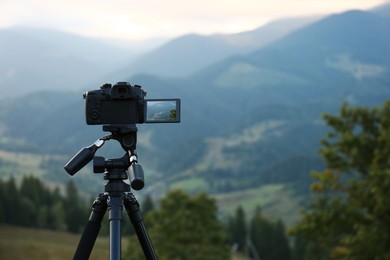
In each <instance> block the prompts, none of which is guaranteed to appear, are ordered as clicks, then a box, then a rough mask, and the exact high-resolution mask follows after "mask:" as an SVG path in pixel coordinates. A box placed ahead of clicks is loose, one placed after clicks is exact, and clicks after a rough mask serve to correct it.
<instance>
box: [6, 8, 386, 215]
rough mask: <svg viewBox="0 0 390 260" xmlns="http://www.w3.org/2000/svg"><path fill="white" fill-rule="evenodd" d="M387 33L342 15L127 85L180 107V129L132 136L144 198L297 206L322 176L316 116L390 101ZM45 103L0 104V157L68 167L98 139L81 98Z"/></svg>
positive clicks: (148, 128) (356, 15) (367, 18)
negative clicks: (260, 198) (266, 197)
mask: <svg viewBox="0 0 390 260" xmlns="http://www.w3.org/2000/svg"><path fill="white" fill-rule="evenodd" d="M388 28H390V19H388V18H386V17H384V16H382V15H377V14H376V13H374V12H363V11H350V12H345V13H342V14H337V15H331V16H328V17H326V18H324V19H321V20H319V21H317V22H315V23H313V24H310V25H308V26H306V27H304V28H301V29H300V30H297V31H295V32H293V33H291V34H289V35H286V36H285V37H283V38H282V39H280V40H278V41H275V42H273V43H272V44H269V45H267V46H264V47H262V48H260V49H257V50H255V51H252V52H250V53H246V54H241V55H234V56H231V57H228V58H226V59H224V60H221V61H219V62H216V63H214V64H212V65H210V66H207V67H205V68H203V69H201V70H198V71H197V72H196V73H193V74H191V75H190V76H187V77H182V78H172V77H157V76H153V75H147V74H138V75H135V76H132V77H130V76H129V77H128V78H126V80H128V81H129V82H130V83H132V84H140V85H141V86H143V88H144V89H145V90H146V91H147V92H148V95H147V97H148V98H168V97H179V98H181V100H182V121H181V123H180V124H166V125H162V124H160V125H138V130H139V131H138V137H139V139H138V146H137V150H138V155H139V157H140V163H141V164H143V166H144V168H145V170H146V172H148V178H150V180H151V181H150V182H149V183H148V185H149V186H148V187H149V188H148V189H149V190H148V191H151V192H156V193H158V192H164V190H166V189H168V188H170V187H184V188H187V189H189V190H190V191H191V192H198V191H201V190H203V191H207V192H209V193H213V194H226V193H233V192H237V194H238V195H237V196H238V197H239V192H240V191H245V190H248V189H257V188H259V187H261V186H263V185H266V184H275V183H276V184H278V183H279V184H280V183H281V184H283V185H285V187H288V188H290V189H293V191H294V193H293V195H292V196H306V195H307V191H308V190H307V187H308V183H309V182H310V179H309V172H310V171H311V170H313V169H316V170H321V169H322V168H323V167H324V164H323V162H322V160H321V159H320V158H319V155H318V154H317V149H318V148H319V145H320V143H319V141H320V139H321V138H322V137H323V136H324V135H325V133H326V132H327V128H326V126H325V124H324V122H323V120H322V119H321V114H322V113H324V112H326V113H338V110H339V107H340V105H341V103H342V102H344V101H346V102H348V103H349V104H350V105H353V106H379V105H381V104H382V102H383V101H384V100H388V99H390V74H389V73H388V72H389V71H390V58H389V55H390V35H389V34H388ZM93 88H94V89H95V88H98V86H95V87H93ZM45 93H46V94H43V93H36V94H34V95H26V96H24V97H22V98H19V99H18V101H19V103H18V102H14V100H9V101H7V102H3V103H0V145H1V147H3V148H2V149H18V150H19V151H23V149H27V148H28V149H30V150H29V151H34V152H37V153H49V152H50V153H51V154H56V153H61V154H69V156H71V155H73V154H74V153H75V152H77V150H78V149H79V148H81V147H83V146H86V145H89V144H90V143H92V142H93V141H95V140H96V139H97V138H98V137H100V136H102V135H104V134H105V133H103V132H102V131H101V127H100V126H86V125H85V122H84V110H83V105H84V103H83V102H84V101H83V100H82V97H81V93H68V94H67V95H64V98H66V100H63V101H62V102H63V103H62V104H60V103H58V104H57V103H56V102H55V100H58V99H59V98H61V96H62V95H63V93H59V92H50V93H47V92H45ZM72 95H73V96H72ZM46 100H50V102H52V103H46ZM49 104H50V106H49ZM33 118H36V120H35V121H34V122H33V123H30V124H29V125H28V126H26V125H25V122H26V121H27V120H28V119H33ZM43 133H44V134H43ZM12 141H14V143H13V142H12ZM27 144H28V146H27ZM106 148H109V147H107V146H105V147H104V149H106ZM116 149H118V148H117V147H116ZM106 152H107V154H108V152H109V151H108V150H104V151H102V153H103V154H106ZM64 174H65V173H64ZM58 178H60V177H58ZM191 181H192V182H191ZM188 183H191V185H189V184H188ZM192 183H196V184H197V185H192ZM186 184H188V185H186ZM245 199H246V198H241V202H242V203H244V202H245V201H244V200H245ZM239 202H240V199H239V198H237V203H239ZM265 209H266V208H265Z"/></svg>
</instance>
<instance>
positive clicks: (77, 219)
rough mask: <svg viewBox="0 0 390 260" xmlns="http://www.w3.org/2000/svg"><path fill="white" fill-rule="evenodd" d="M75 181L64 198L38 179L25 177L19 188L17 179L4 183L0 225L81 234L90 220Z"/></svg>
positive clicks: (0, 195) (0, 188)
mask: <svg viewBox="0 0 390 260" xmlns="http://www.w3.org/2000/svg"><path fill="white" fill-rule="evenodd" d="M89 208H90V206H89V207H88V206H87V203H86V202H85V201H83V200H82V199H81V198H80V196H79V194H78V190H77V188H76V186H75V184H74V182H73V181H70V182H68V184H67V185H66V188H65V192H64V194H61V192H60V189H59V188H58V187H56V188H54V189H50V188H48V187H47V186H45V185H44V183H43V182H42V181H41V180H40V179H38V178H37V177H34V176H25V177H23V179H22V180H21V183H20V185H17V183H16V181H15V179H14V178H12V177H11V178H9V179H8V180H0V223H2V224H10V225H17V226H25V227H36V228H47V229H52V230H63V231H70V232H73V233H77V232H79V231H80V230H82V228H83V227H84V225H85V223H86V221H87V220H88V216H89V213H90V212H89V211H90V210H89Z"/></svg>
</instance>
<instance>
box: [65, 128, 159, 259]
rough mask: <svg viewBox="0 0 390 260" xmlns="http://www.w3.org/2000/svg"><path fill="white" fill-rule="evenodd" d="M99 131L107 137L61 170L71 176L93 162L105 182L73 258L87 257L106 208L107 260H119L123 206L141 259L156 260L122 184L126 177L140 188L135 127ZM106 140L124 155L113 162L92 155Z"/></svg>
mask: <svg viewBox="0 0 390 260" xmlns="http://www.w3.org/2000/svg"><path fill="white" fill-rule="evenodd" d="M103 130H104V131H110V132H111V135H108V136H105V137H102V138H100V139H98V140H97V141H96V142H95V143H94V144H92V145H91V146H89V147H85V148H82V149H81V150H80V151H79V152H78V153H77V154H76V155H75V156H74V157H73V158H72V159H70V160H69V162H68V163H67V164H66V165H65V167H64V168H65V170H66V171H67V172H68V173H69V174H70V175H74V174H75V173H76V172H78V171H79V170H80V169H81V168H83V167H84V166H85V165H86V164H87V163H88V162H89V161H91V160H92V159H94V161H93V168H94V173H103V172H104V179H105V180H107V181H108V182H107V184H106V185H105V188H104V191H105V192H104V193H101V194H99V196H97V198H96V199H95V201H94V202H93V205H92V211H91V215H90V217H89V220H88V222H87V224H86V226H85V229H84V232H83V234H82V236H81V239H80V242H79V244H78V247H77V250H76V252H75V255H74V259H77V260H79V259H80V260H81V259H88V258H89V256H90V254H91V252H92V249H93V246H94V244H95V241H96V238H97V236H98V234H99V231H100V227H101V222H102V220H103V217H104V214H105V213H106V211H107V209H108V211H109V223H110V259H111V260H119V259H121V230H120V226H121V219H122V211H123V205H124V206H125V209H126V212H127V215H128V216H129V218H130V221H131V222H132V224H133V226H134V229H135V231H136V234H137V237H138V240H139V242H140V244H141V247H142V250H143V253H144V255H145V258H146V259H157V255H156V253H155V251H154V248H153V245H152V243H151V240H150V238H149V235H148V233H147V231H146V228H145V225H144V222H143V217H142V214H141V211H140V207H139V203H138V202H137V200H136V198H135V196H134V195H133V194H132V193H131V192H130V191H131V189H130V185H129V184H127V183H125V182H124V180H126V179H127V178H129V177H130V184H131V187H132V188H133V189H135V190H140V189H142V188H143V187H144V175H143V170H142V167H141V165H140V164H138V159H137V154H136V151H135V148H136V142H137V128H136V126H135V125H107V126H103ZM110 139H115V140H117V141H118V142H119V143H120V144H121V146H122V148H123V149H124V150H125V151H126V153H125V155H124V156H122V157H121V158H116V159H105V158H104V157H101V156H94V155H95V153H96V151H97V150H98V149H99V148H100V147H102V146H103V144H104V142H105V141H107V140H110ZM129 175H130V176H129Z"/></svg>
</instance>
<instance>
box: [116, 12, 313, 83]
mask: <svg viewBox="0 0 390 260" xmlns="http://www.w3.org/2000/svg"><path fill="white" fill-rule="evenodd" d="M318 19H320V17H304V18H302V17H301V18H289V19H281V20H277V21H273V22H270V23H269V24H266V25H264V26H261V27H259V28H257V29H255V30H252V31H247V32H241V33H235V34H215V35H207V36H204V35H198V34H190V35H184V36H181V37H178V38H175V39H173V40H171V41H169V42H167V43H166V44H164V45H163V46H161V47H159V48H157V49H155V50H154V51H151V52H149V53H146V54H144V55H142V56H140V57H138V58H137V59H136V60H135V61H133V62H132V63H131V64H129V65H128V66H126V67H125V68H124V69H122V70H120V71H118V72H116V73H115V74H114V75H113V76H112V77H113V78H115V77H118V76H120V75H123V74H125V73H131V75H135V74H138V73H146V74H151V75H156V76H162V77H184V76H188V75H189V74H191V73H193V72H195V71H197V70H199V69H201V68H203V67H206V66H208V65H211V64H213V63H215V62H217V61H221V60H223V59H225V58H227V57H229V56H232V55H239V54H244V53H249V52H251V51H253V50H256V49H259V48H261V47H263V46H266V45H267V44H270V43H272V42H274V41H276V40H279V39H281V38H283V37H284V36H286V35H287V34H289V33H291V32H293V31H295V30H298V29H300V28H302V27H304V26H306V25H308V24H310V23H312V22H314V21H316V20H318Z"/></svg>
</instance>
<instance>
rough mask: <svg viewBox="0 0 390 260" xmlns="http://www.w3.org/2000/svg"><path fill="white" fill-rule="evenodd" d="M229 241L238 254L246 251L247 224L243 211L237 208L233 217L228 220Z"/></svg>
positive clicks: (239, 207)
mask: <svg viewBox="0 0 390 260" xmlns="http://www.w3.org/2000/svg"><path fill="white" fill-rule="evenodd" d="M228 225H229V227H228V228H229V234H230V241H231V243H232V244H233V246H234V248H235V250H237V251H240V252H245V251H246V244H247V243H246V242H247V227H246V226H247V223H246V217H245V212H244V209H243V208H242V207H241V206H238V207H237V209H236V212H235V215H234V216H233V217H231V218H230V219H229V223H228Z"/></svg>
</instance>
